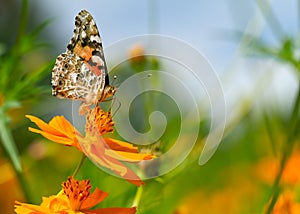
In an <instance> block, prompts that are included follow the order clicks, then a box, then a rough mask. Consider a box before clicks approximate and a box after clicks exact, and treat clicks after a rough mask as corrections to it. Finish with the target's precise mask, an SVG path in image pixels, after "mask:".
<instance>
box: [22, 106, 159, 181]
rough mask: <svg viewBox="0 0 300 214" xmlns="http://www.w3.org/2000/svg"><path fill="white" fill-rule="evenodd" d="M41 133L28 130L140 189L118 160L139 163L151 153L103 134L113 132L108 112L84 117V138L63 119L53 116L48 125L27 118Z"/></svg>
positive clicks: (89, 113)
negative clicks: (70, 149) (69, 149)
mask: <svg viewBox="0 0 300 214" xmlns="http://www.w3.org/2000/svg"><path fill="white" fill-rule="evenodd" d="M26 117H27V118H29V119H30V120H31V121H32V122H34V123H35V124H36V125H37V126H38V127H39V128H40V129H41V130H38V129H34V128H31V127H30V128H29V131H32V132H35V133H39V134H41V135H43V136H44V137H45V138H47V139H49V140H52V141H54V142H57V143H60V144H64V145H67V146H74V147H76V148H77V149H78V150H79V151H81V152H83V153H84V154H85V155H86V156H88V157H89V158H91V159H92V160H93V161H94V162H95V163H97V164H100V165H101V166H104V167H106V168H108V169H110V170H111V171H113V172H114V173H116V174H117V175H119V176H121V177H123V178H125V179H126V180H128V181H129V182H131V183H133V184H135V185H137V186H140V185H142V184H143V182H142V181H141V179H140V178H139V177H138V176H137V175H136V174H135V173H134V172H133V171H132V170H130V169H129V168H128V167H127V166H126V165H124V164H123V163H122V162H120V161H126V162H133V163H136V162H140V161H142V160H150V159H152V158H154V157H155V156H154V155H152V154H141V153H139V151H138V148H137V147H136V146H133V145H132V144H130V143H127V142H123V141H120V140H116V139H112V138H103V137H102V135H104V134H106V133H109V132H112V131H113V126H114V122H113V121H112V118H111V114H110V112H104V111H103V110H101V109H100V108H99V107H96V108H94V109H92V110H90V111H89V112H88V114H87V116H86V135H85V136H83V135H81V134H80V133H79V131H77V130H76V129H75V127H73V126H72V125H71V123H70V122H69V121H67V120H66V119H65V118H64V117H63V116H56V117H54V118H53V119H52V120H51V121H50V122H49V124H47V123H45V122H44V121H42V120H40V119H39V118H37V117H34V116H30V115H27V116H26Z"/></svg>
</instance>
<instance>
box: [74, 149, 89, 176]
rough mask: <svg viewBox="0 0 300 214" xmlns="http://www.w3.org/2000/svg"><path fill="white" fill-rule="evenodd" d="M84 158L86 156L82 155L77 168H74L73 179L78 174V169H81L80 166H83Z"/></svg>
mask: <svg viewBox="0 0 300 214" xmlns="http://www.w3.org/2000/svg"><path fill="white" fill-rule="evenodd" d="M85 158H86V156H85V155H84V154H83V153H82V156H81V159H80V162H79V163H78V165H77V167H76V169H75V171H74V173H73V175H72V177H74V178H75V177H76V176H77V174H78V172H79V170H80V168H81V166H82V164H83V162H84V160H85Z"/></svg>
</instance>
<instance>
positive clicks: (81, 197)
mask: <svg viewBox="0 0 300 214" xmlns="http://www.w3.org/2000/svg"><path fill="white" fill-rule="evenodd" d="M62 186H63V190H64V193H65V195H66V196H67V197H68V198H69V201H70V206H71V208H72V210H74V211H78V210H80V207H81V204H82V203H83V201H85V200H86V199H87V198H88V196H89V195H90V190H91V185H90V181H89V180H82V181H78V180H75V179H74V178H73V177H69V178H68V180H67V181H66V182H64V183H63V184H62Z"/></svg>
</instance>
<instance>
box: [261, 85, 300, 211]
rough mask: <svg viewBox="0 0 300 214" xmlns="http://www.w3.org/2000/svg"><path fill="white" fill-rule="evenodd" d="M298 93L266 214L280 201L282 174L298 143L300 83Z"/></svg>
mask: <svg viewBox="0 0 300 214" xmlns="http://www.w3.org/2000/svg"><path fill="white" fill-rule="evenodd" d="M298 87H299V88H298V92H297V98H296V101H295V104H294V108H293V111H292V114H291V117H290V120H289V125H288V127H289V128H290V129H289V130H290V131H289V132H288V136H287V138H286V142H285V146H286V147H285V150H284V151H283V155H282V158H281V161H280V168H279V171H278V173H277V176H276V178H275V181H274V183H273V187H272V189H273V194H272V196H271V202H270V204H269V206H268V208H267V210H266V214H270V213H271V212H272V210H273V208H274V206H275V204H276V202H277V200H278V197H279V195H280V194H279V193H280V181H281V178H282V174H283V171H284V169H285V166H286V163H287V161H288V159H289V157H290V155H291V153H292V151H293V147H294V144H295V142H296V138H297V135H298V133H297V131H298V130H297V126H298V125H300V124H297V123H299V107H300V82H299V85H298Z"/></svg>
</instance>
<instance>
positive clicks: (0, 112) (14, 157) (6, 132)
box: [0, 103, 22, 172]
mask: <svg viewBox="0 0 300 214" xmlns="http://www.w3.org/2000/svg"><path fill="white" fill-rule="evenodd" d="M14 104H16V103H14ZM0 130H1V132H0V137H1V140H2V144H3V147H4V149H5V150H6V152H7V154H8V156H9V159H10V161H11V162H12V164H13V167H14V168H15V170H16V171H17V172H21V171H22V167H21V162H20V159H19V153H18V150H17V147H16V145H15V142H14V139H13V137H12V133H11V130H10V129H9V127H8V117H7V116H6V114H5V108H3V107H1V108H0Z"/></svg>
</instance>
